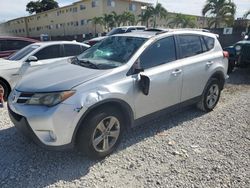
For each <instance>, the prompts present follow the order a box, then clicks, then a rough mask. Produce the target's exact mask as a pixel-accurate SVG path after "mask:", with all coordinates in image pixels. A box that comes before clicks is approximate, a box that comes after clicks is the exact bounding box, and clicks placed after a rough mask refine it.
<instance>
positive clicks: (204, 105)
mask: <svg viewBox="0 0 250 188" xmlns="http://www.w3.org/2000/svg"><path fill="white" fill-rule="evenodd" d="M216 87H217V88H218V93H217V92H216V93H217V95H216V94H214V95H213V96H214V97H215V98H214V101H213V99H212V97H211V100H212V103H210V102H211V101H210V102H208V100H210V96H211V92H210V91H211V90H213V88H214V89H215V88H216ZM221 90H222V86H221V85H220V82H219V80H218V79H216V78H211V79H210V80H209V81H208V83H207V85H206V87H205V89H204V91H203V94H202V97H201V100H200V102H199V103H198V104H197V107H198V108H199V109H200V110H202V111H204V112H210V111H212V110H213V109H214V107H215V106H216V105H217V103H218V101H219V99H220V93H221ZM216 96H217V97H216Z"/></svg>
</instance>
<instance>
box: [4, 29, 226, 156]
mask: <svg viewBox="0 0 250 188" xmlns="http://www.w3.org/2000/svg"><path fill="white" fill-rule="evenodd" d="M227 57H228V54H227V52H223V50H222V48H221V46H220V43H219V42H218V40H217V38H216V35H214V34H212V33H207V32H202V31H191V30H170V31H165V32H162V33H155V32H141V33H138V32H136V33H126V34H119V35H114V36H111V37H108V38H106V39H105V40H103V41H101V42H100V43H98V44H96V45H94V46H93V47H91V48H89V49H88V50H86V51H85V52H83V53H82V54H81V55H79V56H77V57H75V58H72V59H70V61H68V60H67V61H66V60H65V61H62V62H61V63H59V64H54V65H51V66H49V67H46V68H44V69H43V70H38V71H34V72H33V73H31V74H29V75H26V76H25V77H23V78H22V80H21V81H20V82H19V83H18V84H17V85H16V87H15V88H14V90H13V91H12V93H11V94H10V96H9V99H8V109H9V115H10V118H11V120H12V122H13V123H14V124H15V126H16V127H17V128H19V129H20V130H21V131H23V132H24V133H26V134H27V135H29V136H30V137H32V138H33V140H35V141H36V142H37V143H39V144H41V145H43V146H47V147H49V148H59V149H61V148H68V147H73V146H76V147H77V148H78V149H79V150H80V151H83V152H85V153H86V154H88V155H90V156H91V157H105V156H106V155H108V154H110V153H111V152H112V151H113V150H114V149H115V148H116V147H117V146H118V144H119V142H120V141H121V137H122V135H123V133H124V130H125V128H128V127H133V126H135V125H138V124H141V123H142V122H143V121H148V120H149V119H150V118H155V117H156V116H157V115H159V114H163V113H164V112H166V111H167V110H169V109H174V108H176V107H180V106H183V105H187V104H197V106H198V107H199V108H200V109H201V110H203V111H205V112H209V111H211V110H213V108H214V107H215V106H216V104H217V102H218V101H219V98H220V94H221V90H222V89H223V86H224V83H225V79H226V78H227V68H228V59H227Z"/></svg>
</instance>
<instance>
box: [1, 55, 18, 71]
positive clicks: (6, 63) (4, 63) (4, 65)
mask: <svg viewBox="0 0 250 188" xmlns="http://www.w3.org/2000/svg"><path fill="white" fill-rule="evenodd" d="M17 66H18V67H20V66H21V63H20V62H18V61H10V60H7V59H3V58H0V69H1V70H2V69H12V68H16V67H17Z"/></svg>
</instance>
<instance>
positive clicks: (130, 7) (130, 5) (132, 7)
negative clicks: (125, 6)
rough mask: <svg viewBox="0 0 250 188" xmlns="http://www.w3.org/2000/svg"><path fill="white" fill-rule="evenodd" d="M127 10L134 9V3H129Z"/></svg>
mask: <svg viewBox="0 0 250 188" xmlns="http://www.w3.org/2000/svg"><path fill="white" fill-rule="evenodd" d="M129 10H130V11H136V5H135V4H134V3H129Z"/></svg>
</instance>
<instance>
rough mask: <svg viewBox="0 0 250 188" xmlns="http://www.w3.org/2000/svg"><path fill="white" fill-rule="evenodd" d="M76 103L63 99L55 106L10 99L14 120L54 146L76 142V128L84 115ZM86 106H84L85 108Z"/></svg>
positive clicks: (41, 141) (43, 143) (37, 139)
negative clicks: (65, 101) (28, 103)
mask: <svg viewBox="0 0 250 188" xmlns="http://www.w3.org/2000/svg"><path fill="white" fill-rule="evenodd" d="M76 109H77V106H76V105H71V104H64V103H60V104H58V105H56V106H53V107H46V106H38V105H26V104H19V103H16V102H13V100H12V97H11V96H10V97H9V99H8V111H9V116H10V118H11V121H12V122H13V123H14V125H15V126H16V127H17V128H18V129H19V130H21V132H23V133H24V134H25V135H27V136H28V137H30V138H31V139H32V140H34V141H35V142H36V143H37V144H38V145H41V146H45V147H46V148H51V149H59V150H61V149H68V148H72V147H73V146H74V142H75V139H74V136H75V135H74V131H75V129H76V126H77V123H78V121H79V120H80V118H81V113H79V110H76ZM83 111H84V110H83V109H82V111H81V112H83Z"/></svg>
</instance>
